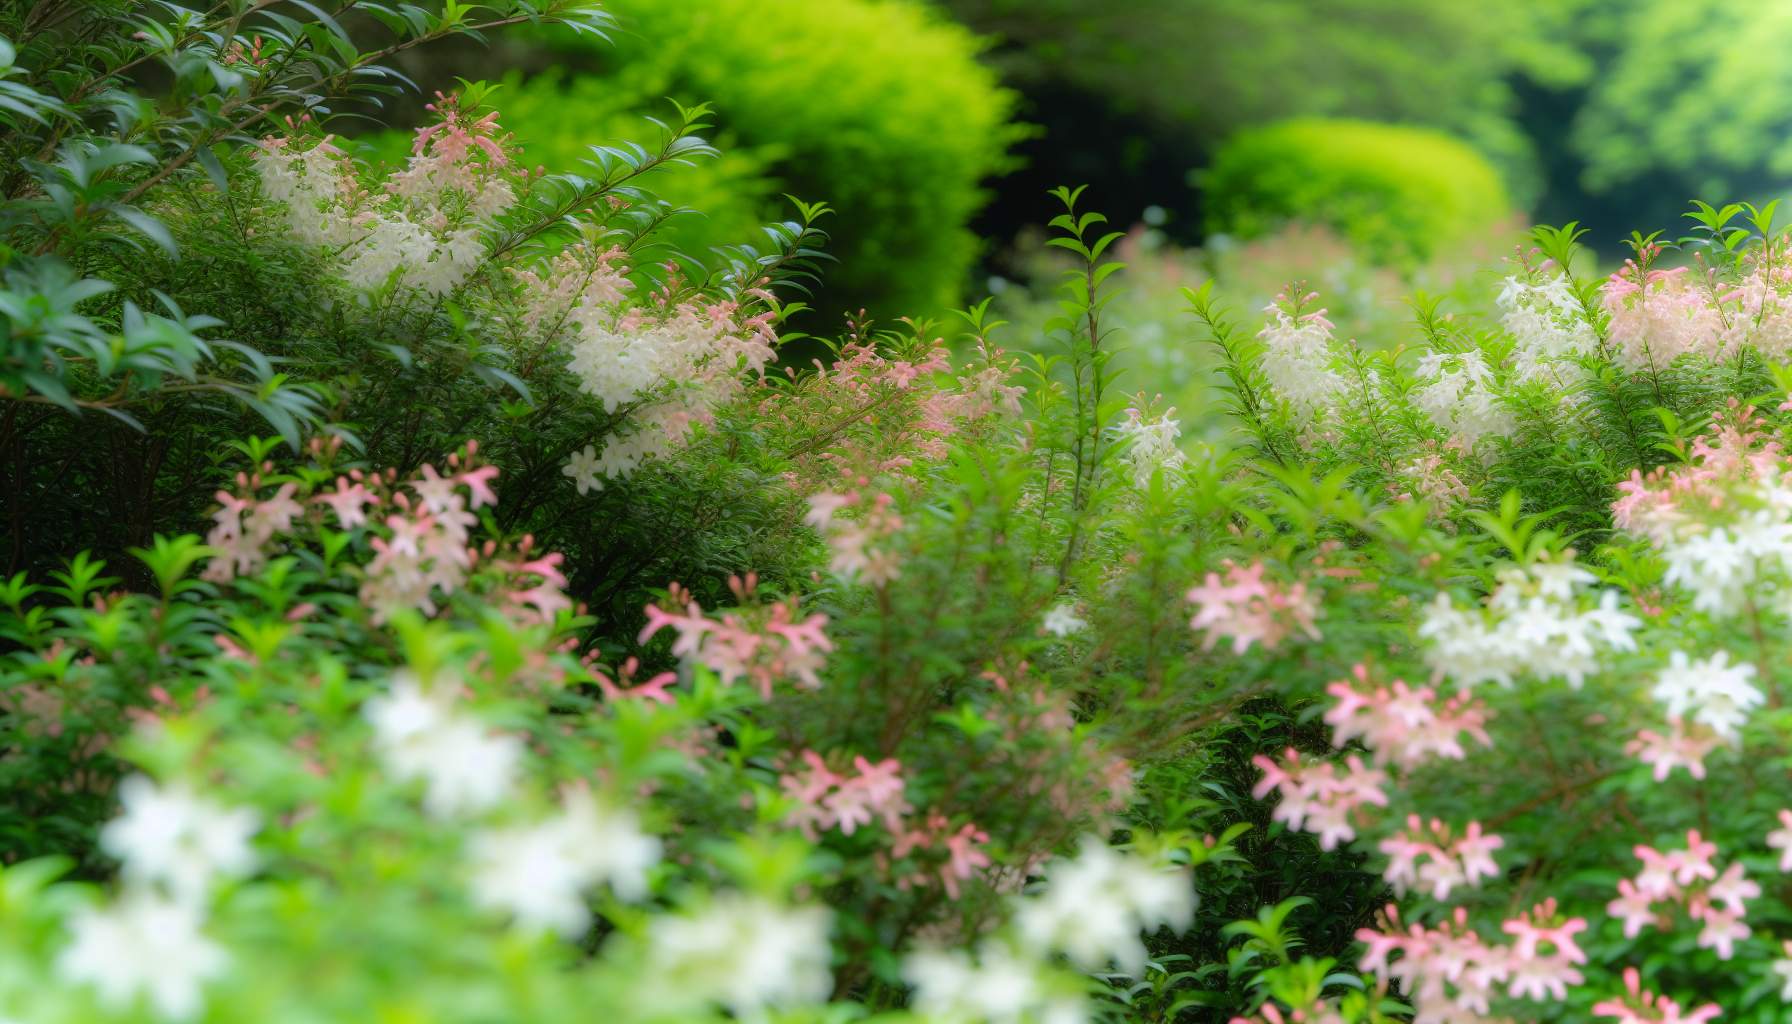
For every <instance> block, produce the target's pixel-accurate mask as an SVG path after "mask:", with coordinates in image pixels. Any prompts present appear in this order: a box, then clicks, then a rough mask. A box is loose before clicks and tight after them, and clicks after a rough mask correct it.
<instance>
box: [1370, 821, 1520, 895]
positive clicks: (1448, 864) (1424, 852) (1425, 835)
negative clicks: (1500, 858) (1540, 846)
mask: <svg viewBox="0 0 1792 1024" xmlns="http://www.w3.org/2000/svg"><path fill="white" fill-rule="evenodd" d="M1504 845H1505V840H1503V839H1501V838H1500V837H1499V836H1496V835H1491V834H1485V833H1483V832H1482V831H1481V823H1480V822H1478V821H1471V822H1469V824H1468V827H1467V828H1466V829H1465V830H1464V832H1463V835H1462V837H1461V838H1460V839H1456V838H1453V837H1452V836H1451V833H1450V827H1449V826H1448V825H1445V824H1444V823H1443V822H1442V821H1439V820H1437V819H1435V818H1433V819H1432V820H1431V821H1430V822H1429V823H1421V822H1420V820H1419V816H1418V815H1416V814H1414V815H1411V816H1410V817H1408V818H1407V819H1406V829H1405V830H1403V831H1400V832H1396V833H1394V834H1393V835H1392V836H1389V837H1388V838H1386V839H1383V840H1382V841H1381V847H1380V849H1381V852H1382V853H1385V854H1387V855H1388V866H1387V870H1386V871H1385V872H1384V873H1383V876H1384V877H1385V878H1386V879H1387V880H1388V883H1389V884H1390V885H1392V886H1393V887H1394V891H1395V892H1396V893H1399V894H1402V895H1404V894H1405V893H1406V891H1407V889H1409V888H1415V887H1417V888H1424V889H1427V890H1429V891H1430V894H1431V898H1432V899H1436V900H1443V899H1448V898H1449V896H1450V891H1451V890H1452V889H1454V888H1456V887H1457V886H1459V885H1475V884H1478V883H1479V881H1480V879H1482V878H1494V877H1497V876H1498V875H1499V865H1498V864H1496V863H1495V862H1494V859H1493V851H1495V850H1497V849H1499V848H1500V847H1502V846H1504Z"/></svg>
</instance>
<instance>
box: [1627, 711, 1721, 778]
mask: <svg viewBox="0 0 1792 1024" xmlns="http://www.w3.org/2000/svg"><path fill="white" fill-rule="evenodd" d="M1720 746H1723V739H1722V738H1721V737H1719V736H1718V735H1717V734H1716V733H1714V732H1712V731H1711V730H1710V729H1709V728H1708V727H1706V726H1702V725H1698V724H1696V723H1695V724H1693V725H1692V726H1690V727H1689V726H1688V725H1687V724H1686V723H1685V722H1683V721H1681V720H1680V719H1679V718H1670V719H1668V733H1667V735H1665V736H1664V735H1662V734H1661V733H1658V732H1655V731H1653V730H1650V729H1642V730H1639V731H1638V732H1637V734H1636V739H1634V740H1631V741H1630V742H1629V743H1627V744H1625V746H1624V752H1625V753H1627V754H1631V755H1633V756H1635V757H1636V758H1637V760H1639V761H1642V762H1643V763H1644V764H1647V765H1652V766H1653V767H1654V769H1655V772H1654V775H1655V781H1656V782H1666V781H1667V778H1668V776H1669V775H1670V774H1672V773H1673V771H1674V769H1675V768H1685V769H1686V771H1687V774H1689V775H1691V776H1692V777H1693V778H1695V779H1703V778H1704V777H1705V758H1707V757H1710V756H1711V754H1712V752H1713V751H1715V750H1716V749H1717V748H1718V747H1720Z"/></svg>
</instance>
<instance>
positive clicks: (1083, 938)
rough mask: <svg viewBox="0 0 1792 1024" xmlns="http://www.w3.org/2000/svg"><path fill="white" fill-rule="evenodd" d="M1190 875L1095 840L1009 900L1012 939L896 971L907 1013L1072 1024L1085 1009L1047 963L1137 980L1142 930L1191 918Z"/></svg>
mask: <svg viewBox="0 0 1792 1024" xmlns="http://www.w3.org/2000/svg"><path fill="white" fill-rule="evenodd" d="M1194 910H1195V896H1194V886H1193V884H1192V883H1191V882H1190V880H1189V877H1188V872H1187V871H1186V870H1181V869H1166V868H1165V867H1163V866H1160V865H1158V864H1155V863H1152V862H1150V861H1147V860H1145V859H1144V858H1141V857H1136V856H1130V855H1128V854H1125V853H1122V852H1121V851H1119V850H1116V849H1114V848H1113V847H1111V846H1109V845H1108V844H1106V843H1104V842H1102V841H1100V840H1099V839H1096V838H1093V837H1086V838H1085V839H1084V840H1083V844H1082V847H1081V849H1080V850H1079V851H1078V853H1077V856H1076V857H1075V858H1073V859H1060V860H1057V861H1054V862H1053V863H1052V864H1051V865H1049V866H1048V868H1047V870H1046V873H1045V882H1044V888H1043V890H1042V891H1040V892H1036V893H1033V894H1031V895H1027V896H1022V897H1019V898H1018V899H1017V905H1016V907H1015V914H1014V921H1013V926H1012V931H1011V933H1010V934H1009V935H1008V936H1006V937H997V938H992V939H990V940H988V941H985V942H984V943H983V944H982V945H981V946H979V947H978V950H977V953H976V955H975V956H972V955H971V954H970V953H968V952H963V951H955V950H937V949H924V950H918V951H916V952H914V953H911V954H909V956H908V957H907V959H905V960H904V961H903V967H902V972H903V976H904V977H905V978H906V979H907V980H908V982H909V983H910V984H911V985H913V986H914V987H915V993H914V997H913V1003H914V1007H915V1009H917V1010H919V1011H920V1012H922V1013H923V1014H925V1015H927V1016H928V1018H929V1019H933V1020H943V1021H966V1022H969V1021H990V1022H996V1024H1008V1022H1015V1024H1019V1022H1021V1021H1044V1022H1051V1024H1078V1022H1081V1021H1085V1020H1088V1019H1090V1012H1089V1007H1088V1006H1087V1005H1086V1003H1085V1001H1084V999H1083V997H1082V995H1081V993H1080V992H1079V991H1078V990H1077V988H1076V987H1074V986H1068V987H1067V986H1065V985H1063V984H1058V982H1061V981H1062V978H1061V977H1055V976H1054V975H1053V973H1052V971H1051V970H1050V969H1049V966H1048V965H1049V962H1050V958H1051V957H1052V956H1053V955H1054V954H1058V953H1062V954H1064V955H1065V956H1066V957H1068V958H1069V960H1070V961H1071V963H1073V964H1074V965H1076V966H1077V967H1079V968H1081V969H1083V970H1086V971H1101V970H1106V969H1108V968H1109V966H1110V965H1118V966H1119V967H1120V968H1121V969H1122V970H1125V971H1128V972H1130V973H1133V974H1137V973H1138V972H1139V971H1140V970H1141V969H1142V968H1143V966H1144V963H1145V956H1146V952H1145V946H1144V943H1142V942H1141V941H1140V940H1139V933H1140V932H1141V931H1151V930H1155V929H1157V928H1158V927H1160V926H1163V925H1169V926H1171V927H1173V928H1176V929H1178V930H1180V929H1183V928H1187V927H1188V925H1189V922H1190V920H1191V919H1192V917H1193V915H1194Z"/></svg>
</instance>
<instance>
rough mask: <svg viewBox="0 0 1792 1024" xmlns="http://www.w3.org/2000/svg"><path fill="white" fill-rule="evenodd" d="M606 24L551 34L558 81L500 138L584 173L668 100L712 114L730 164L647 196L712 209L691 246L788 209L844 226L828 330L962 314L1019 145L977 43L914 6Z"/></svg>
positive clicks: (755, 10) (512, 110)
mask: <svg viewBox="0 0 1792 1024" xmlns="http://www.w3.org/2000/svg"><path fill="white" fill-rule="evenodd" d="M606 9H607V10H608V11H609V12H610V13H611V14H613V15H614V16H615V18H616V22H617V25H618V29H617V31H616V32H615V33H614V34H613V37H612V39H611V40H610V41H608V42H590V41H585V40H582V39H578V38H572V37H566V36H556V37H554V39H553V41H552V43H551V45H553V46H556V47H560V48H561V49H560V50H559V52H558V53H557V55H556V56H557V59H559V61H560V62H561V65H562V66H561V67H560V68H558V69H556V70H555V71H554V72H553V73H551V74H548V75H542V76H537V77H535V78H533V79H530V80H528V81H526V82H522V83H513V84H512V85H511V87H510V88H509V89H508V90H507V92H506V102H505V109H506V117H505V126H506V127H507V128H509V129H510V130H511V131H513V132H515V133H516V136H517V138H518V139H519V141H521V142H522V143H523V144H524V145H526V146H527V147H528V150H529V152H530V154H531V159H539V160H542V161H544V162H546V163H547V165H548V166H549V168H550V169H555V170H575V169H576V161H577V160H578V159H579V158H581V157H582V156H584V155H585V146H586V144H587V143H589V142H590V141H593V140H597V139H603V138H607V137H612V136H613V135H614V134H616V132H617V131H618V129H624V133H625V134H627V132H626V128H627V126H626V125H625V124H621V123H619V121H620V120H621V119H638V118H640V117H642V116H643V115H647V114H662V113H664V111H665V110H666V109H667V106H666V103H665V99H666V98H667V97H670V98H673V99H676V100H678V101H679V102H681V103H687V104H690V103H699V102H702V103H709V104H711V105H712V106H713V107H714V114H713V118H712V119H713V121H714V123H715V125H716V128H717V131H718V141H719V142H720V143H721V145H722V148H723V150H724V152H725V153H728V154H729V155H730V156H729V159H731V160H732V161H733V163H732V164H731V165H729V166H727V167H724V168H721V169H709V168H705V169H700V170H698V171H696V172H695V175H694V176H687V175H686V173H685V170H684V169H676V173H668V174H666V175H664V180H662V181H656V182H655V183H654V186H653V187H654V189H655V191H657V192H658V193H660V194H661V195H662V196H664V197H666V198H668V199H671V200H673V201H682V200H685V199H686V198H687V197H686V196H684V195H683V194H682V191H683V190H685V189H697V190H700V191H702V192H704V193H705V194H704V195H702V196H701V198H702V199H703V200H704V205H703V207H702V208H703V209H704V210H705V212H706V214H707V219H706V220H704V221H701V222H694V223H689V224H686V225H684V226H682V227H681V228H680V229H679V230H678V231H677V232H676V237H677V240H678V241H679V242H680V243H681V244H683V245H687V246H695V247H696V248H697V249H698V250H699V251H700V250H701V248H702V247H703V246H706V245H718V244H725V243H730V242H739V241H743V240H746V239H744V238H742V237H741V235H740V234H739V231H740V228H741V226H742V223H743V221H744V220H757V219H771V218H774V217H775V218H779V219H782V218H783V217H785V216H787V215H788V212H789V207H788V204H786V203H785V202H784V200H783V198H782V196H783V194H784V193H789V194H792V195H797V196H800V197H802V198H803V199H807V200H821V201H824V202H826V203H828V204H829V205H830V206H832V207H833V208H834V209H835V211H836V215H835V216H834V217H833V218H831V219H830V220H829V221H828V222H827V224H826V227H827V230H828V232H829V234H830V236H831V241H830V244H829V246H828V250H829V253H830V255H832V256H834V257H835V258H836V259H837V260H838V263H837V265H834V266H831V267H830V268H829V269H828V272H827V273H826V275H825V281H824V286H825V290H824V291H822V292H821V293H820V294H819V295H818V298H817V302H816V305H818V306H821V307H822V308H824V309H825V310H826V311H827V312H829V313H830V314H832V313H837V312H839V311H841V310H848V309H853V310H856V309H858V308H859V307H866V308H868V309H869V310H870V311H871V313H872V314H873V315H874V316H879V317H883V318H889V317H894V316H899V315H909V314H932V313H937V312H939V311H942V310H944V309H946V308H948V307H950V306H952V305H953V304H955V303H956V302H957V301H958V300H959V298H960V297H961V295H960V292H961V290H962V287H963V283H964V281H965V280H966V278H967V275H968V272H969V270H970V268H971V265H972V263H973V261H974V259H975V257H976V255H977V247H978V242H977V239H976V237H975V236H974V235H973V234H972V233H971V232H970V231H969V230H968V227H967V225H968V223H969V221H970V219H971V217H972V216H973V215H974V214H975V213H976V211H977V210H978V208H979V207H980V206H981V205H982V203H983V201H984V198H985V194H984V190H983V182H984V181H985V180H986V179H987V178H989V177H990V176H991V175H994V174H996V173H999V172H1000V171H1002V170H1003V169H1004V168H1005V167H1006V166H1007V165H1008V163H1009V157H1008V156H1007V151H1008V147H1009V145H1010V144H1011V143H1012V142H1013V141H1015V139H1016V137H1017V135H1018V132H1019V129H1018V128H1017V127H1016V126H1015V125H1013V124H1011V123H1010V121H1009V118H1010V115H1011V113H1012V111H1013V108H1014V97H1013V95H1012V94H1011V93H1009V92H1007V91H1005V90H1003V89H1002V88H1001V87H1000V86H999V85H998V84H997V80H996V77H995V75H994V73H993V72H991V71H990V70H989V69H987V68H985V67H983V66H982V65H981V64H979V63H978V61H977V54H978V50H979V48H980V46H981V45H982V44H981V43H980V41H979V40H978V38H977V37H975V36H974V35H972V34H971V33H970V32H968V31H967V30H965V29H963V28H961V27H959V26H957V25H955V24H952V23H950V22H948V21H946V20H945V19H944V18H943V17H942V16H940V15H939V14H938V13H936V12H934V11H932V10H931V9H929V8H927V7H925V6H923V5H921V4H916V3H911V2H907V0H782V2H779V3H772V4H767V3H763V2H760V0H706V2H705V3H701V4H668V3H664V2H662V0H615V2H613V3H609V4H606ZM637 134H638V133H637ZM678 178H687V182H686V183H683V184H681V183H680V182H679V181H677V180H675V179H678ZM711 193H714V194H711ZM730 194H731V195H732V196H733V197H734V199H733V201H732V202H723V203H721V204H720V205H719V207H718V204H717V202H715V200H716V199H718V198H723V196H724V195H730ZM691 205H697V204H696V203H691Z"/></svg>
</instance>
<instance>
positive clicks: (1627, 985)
mask: <svg viewBox="0 0 1792 1024" xmlns="http://www.w3.org/2000/svg"><path fill="white" fill-rule="evenodd" d="M1624 992H1625V994H1624V995H1622V996H1613V997H1612V998H1610V999H1607V1000H1605V1001H1603V1002H1598V1003H1594V1004H1593V1015H1594V1016H1595V1017H1614V1018H1616V1019H1617V1024H1706V1022H1707V1021H1710V1020H1712V1019H1713V1018H1715V1017H1717V1016H1718V1015H1720V1014H1721V1013H1723V1011H1722V1010H1721V1009H1719V1008H1718V1006H1717V1004H1716V1003H1706V1004H1705V1005H1704V1006H1701V1007H1699V1008H1698V1009H1696V1010H1688V1011H1682V1010H1681V1009H1680V1004H1679V1003H1676V1002H1674V1001H1673V1000H1672V999H1669V998H1668V997H1667V996H1663V995H1657V994H1655V993H1654V992H1645V991H1643V985H1642V978H1641V976H1640V975H1638V974H1637V970H1636V968H1634V967H1626V968H1624Z"/></svg>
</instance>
